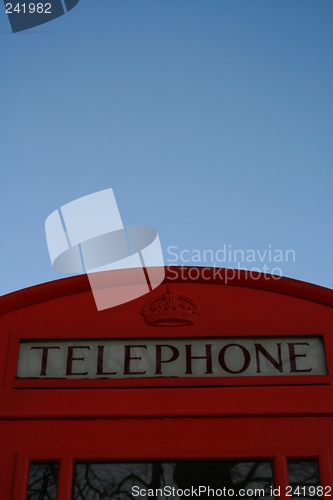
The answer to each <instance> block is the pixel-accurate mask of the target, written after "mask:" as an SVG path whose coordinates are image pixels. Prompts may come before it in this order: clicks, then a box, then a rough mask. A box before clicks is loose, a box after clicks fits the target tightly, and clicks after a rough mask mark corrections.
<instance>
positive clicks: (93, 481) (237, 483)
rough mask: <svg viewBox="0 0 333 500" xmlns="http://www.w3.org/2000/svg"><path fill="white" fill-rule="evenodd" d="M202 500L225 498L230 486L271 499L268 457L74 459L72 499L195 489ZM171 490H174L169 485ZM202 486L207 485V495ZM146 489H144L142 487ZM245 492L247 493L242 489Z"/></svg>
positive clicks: (141, 497)
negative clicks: (163, 460) (246, 459)
mask: <svg viewBox="0 0 333 500" xmlns="http://www.w3.org/2000/svg"><path fill="white" fill-rule="evenodd" d="M199 487H202V488H206V490H201V492H200V498H201V499H202V500H205V499H208V498H210V499H211V498H212V496H213V492H212V490H214V497H216V496H222V497H228V496H229V497H230V496H232V493H230V492H229V494H228V490H232V491H233V492H234V495H235V496H238V493H239V491H240V489H244V490H246V492H245V494H244V495H243V496H242V498H244V499H247V498H250V497H253V496H254V490H255V489H260V490H261V492H260V493H258V492H257V493H256V496H260V497H261V498H272V496H271V488H272V487H273V473H272V465H271V462H269V461H255V462H254V461H235V460H232V461H220V462H217V461H205V462H136V463H75V464H74V474H73V490H72V500H79V499H80V500H95V499H96V500H102V499H111V498H112V500H131V499H133V500H135V499H137V500H148V499H150V498H158V499H159V500H168V499H170V500H174V499H176V500H177V499H179V498H183V500H185V499H186V493H187V494H188V491H186V492H185V491H184V490H189V491H190V494H188V495H187V496H189V497H190V498H193V497H195V496H196V494H195V493H193V490H196V491H197V493H199ZM172 488H174V489H172ZM208 488H211V491H210V492H209V493H210V495H208ZM148 490H150V491H148ZM247 490H249V491H247Z"/></svg>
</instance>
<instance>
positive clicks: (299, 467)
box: [288, 460, 323, 500]
mask: <svg viewBox="0 0 333 500" xmlns="http://www.w3.org/2000/svg"><path fill="white" fill-rule="evenodd" d="M288 476H289V485H290V487H291V491H290V493H291V495H292V498H295V499H296V498H297V499H298V500H301V499H313V498H319V497H321V496H323V493H322V491H321V486H320V481H319V471H318V462H317V460H288ZM318 487H319V489H318Z"/></svg>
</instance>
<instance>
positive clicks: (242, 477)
mask: <svg viewBox="0 0 333 500" xmlns="http://www.w3.org/2000/svg"><path fill="white" fill-rule="evenodd" d="M112 272H113V273H115V274H114V276H115V279H114V286H115V287H119V290H120V291H121V293H122V291H123V288H122V287H124V286H136V285H133V283H135V270H124V271H112ZM101 286H102V285H101ZM332 306H333V291H332V290H328V289H325V288H322V287H318V286H313V285H310V284H307V283H303V282H299V281H295V280H291V279H286V278H278V277H276V276H275V277H272V276H269V275H267V276H266V275H259V274H258V275H257V274H256V273H249V272H247V271H233V270H225V269H215V268H214V269H213V268H194V267H191V268H184V267H182V268H177V267H173V268H171V267H170V268H166V278H165V281H164V283H163V284H162V285H161V286H159V287H158V288H156V289H155V290H152V291H151V292H150V293H149V294H146V295H143V296H141V297H140V298H137V299H135V300H133V301H131V302H128V303H125V304H122V305H120V306H118V307H114V308H111V309H105V310H103V311H99V312H98V311H97V309H96V306H95V303H94V300H93V296H92V293H91V290H90V288H89V282H88V279H87V277H86V276H84V275H83V276H79V277H72V278H68V279H62V280H58V281H54V282H51V283H46V284H43V285H38V286H35V287H31V288H28V289H25V290H20V291H18V292H14V293H11V294H9V295H6V296H4V297H2V298H1V299H0V314H1V316H0V324H1V344H0V345H1V350H0V356H1V363H0V367H1V372H0V374H1V384H2V388H1V389H2V390H1V399H0V401H1V403H0V405H1V455H0V460H1V469H0V471H1V472H0V475H1V478H0V492H1V494H0V498H1V499H5V500H6V499H13V500H23V499H24V500H25V499H29V500H34V499H37V498H38V499H44V498H45V499H57V500H70V499H73V500H76V499H95V498H96V499H102V498H103V499H106V498H114V499H117V500H125V499H133V500H135V499H136V498H137V499H138V500H142V499H147V498H149V497H153V498H160V499H167V498H169V497H170V499H179V498H181V497H191V498H193V497H201V498H203V499H208V497H214V500H215V497H228V498H229V497H232V496H235V497H243V498H246V499H247V498H255V497H257V496H259V497H264V498H273V497H276V498H278V497H281V498H288V497H292V498H298V499H300V498H321V497H325V498H326V497H331V496H332V494H333V493H332V486H333V481H332V474H333V472H332V446H333V390H332V383H333V381H332V370H333V332H332V327H333V310H332Z"/></svg>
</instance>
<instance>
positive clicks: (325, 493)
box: [286, 486, 332, 497]
mask: <svg viewBox="0 0 333 500" xmlns="http://www.w3.org/2000/svg"><path fill="white" fill-rule="evenodd" d="M331 491H332V488H331V487H330V486H296V487H292V486H287V487H286V497H299V496H302V497H305V496H309V497H330V496H332V495H331Z"/></svg>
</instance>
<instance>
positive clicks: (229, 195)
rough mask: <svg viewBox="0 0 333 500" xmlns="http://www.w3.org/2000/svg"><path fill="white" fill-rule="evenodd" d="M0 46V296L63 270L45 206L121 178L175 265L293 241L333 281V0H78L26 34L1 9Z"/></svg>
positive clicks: (136, 211) (313, 278) (299, 267)
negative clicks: (197, 255) (207, 254)
mask: <svg viewBox="0 0 333 500" xmlns="http://www.w3.org/2000/svg"><path fill="white" fill-rule="evenodd" d="M0 43H1V46H0V57H1V82H0V85H1V87H0V99H1V103H0V113H1V114H0V122H1V174H0V180H1V247H0V256H1V259H0V263H1V274H0V275H1V287H0V294H5V293H8V292H10V291H12V290H16V289H20V288H23V287H27V286H30V285H34V284H36V283H40V282H45V281H50V280H53V279H58V278H60V277H62V275H61V274H59V273H57V272H56V271H54V270H53V269H52V266H51V263H50V259H49V255H48V251H47V246H46V240H45V231H44V222H45V219H46V217H47V216H48V215H49V214H50V213H51V212H52V211H54V210H55V209H57V208H59V207H60V206H61V205H63V204H65V203H67V202H70V201H72V200H74V199H76V198H79V197H81V196H84V195H87V194H90V193H93V192H95V191H99V190H102V189H106V188H109V187H112V188H113V190H114V193H115V196H116V200H117V202H118V207H119V210H120V213H121V216H122V219H123V222H124V224H125V225H149V226H152V227H154V228H155V229H157V230H158V232H159V236H160V240H161V243H162V247H163V252H164V258H165V262H166V264H169V261H168V259H169V258H170V259H172V260H174V257H171V256H170V254H169V252H168V251H167V249H168V247H169V246H173V247H177V250H175V249H173V252H176V253H178V254H179V253H180V251H181V250H184V249H185V250H186V249H188V250H189V251H190V252H192V251H193V250H200V251H201V252H202V251H203V250H204V249H211V250H212V251H213V252H216V251H218V250H219V249H223V247H224V245H226V246H227V247H229V245H231V248H232V249H243V250H244V251H246V250H248V249H254V250H256V251H257V250H259V251H260V252H261V253H262V252H264V251H265V249H269V248H271V249H272V250H275V249H280V250H282V251H283V252H285V250H288V249H293V250H294V251H295V255H296V259H295V262H288V263H286V262H279V263H278V264H277V265H278V266H279V267H280V268H281V269H282V272H283V275H285V276H289V277H293V278H297V279H300V280H304V281H309V282H312V283H316V284H320V285H323V286H326V287H329V288H333V264H332V262H333V211H332V208H333V201H332V184H333V165H332V152H333V151H332V150H333V141H332V136H333V134H332V132H333V130H332V116H333V114H332V111H333V110H332V95H333V90H332V89H333V64H332V62H333V57H332V56H333V2H332V1H331V0H313V1H312V0H223V1H222V0H140V1H139V0H80V3H79V4H78V6H77V7H75V8H74V9H73V10H72V11H71V12H69V13H68V14H66V15H64V16H62V17H60V18H58V19H56V20H54V21H52V22H51V23H47V24H45V25H43V26H40V27H37V28H34V29H32V30H29V31H26V32H21V33H17V34H12V33H11V31H10V26H9V22H8V19H7V17H6V14H5V11H4V7H3V6H2V7H1V13H0ZM269 245H271V247H269ZM188 255H191V253H190V254H186V256H188ZM265 262H266V265H267V266H268V267H272V266H270V264H269V262H268V261H267V259H266V261H265ZM177 263H178V264H181V261H180V260H178V262H177ZM189 264H191V262H189ZM201 264H204V263H203V262H202V263H201ZM207 264H211V263H210V262H207ZM217 264H218V263H217ZM221 265H223V264H221ZM228 265H231V267H234V265H236V266H237V264H235V263H230V264H228ZM241 265H242V267H247V268H251V267H254V266H259V267H261V266H262V265H263V263H260V262H259V263H258V262H257V263H253V262H252V263H246V262H245V263H241Z"/></svg>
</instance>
